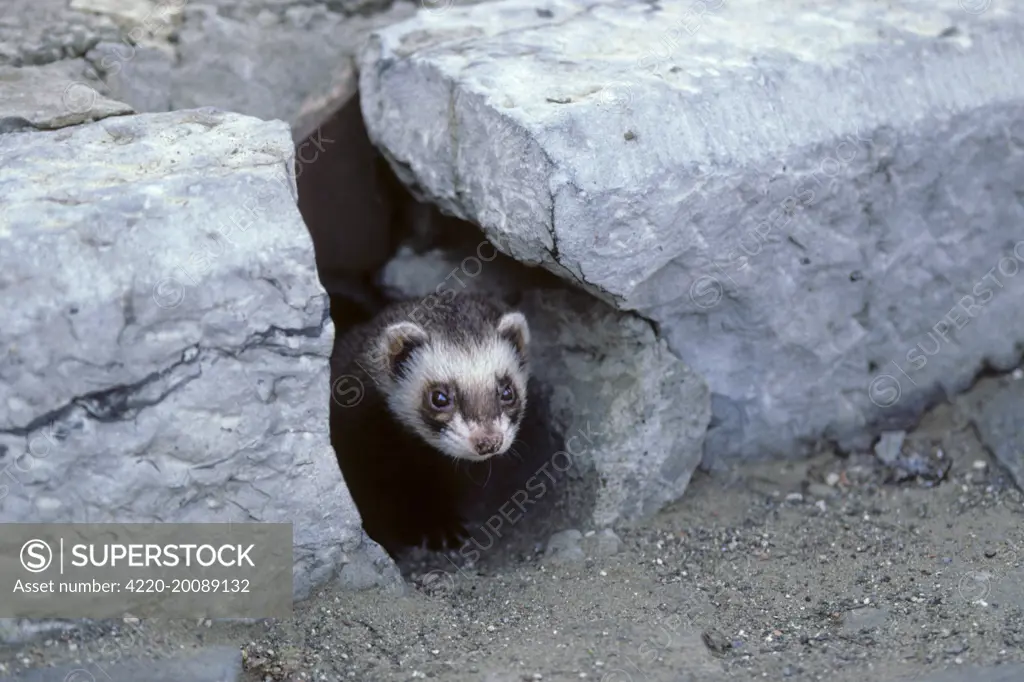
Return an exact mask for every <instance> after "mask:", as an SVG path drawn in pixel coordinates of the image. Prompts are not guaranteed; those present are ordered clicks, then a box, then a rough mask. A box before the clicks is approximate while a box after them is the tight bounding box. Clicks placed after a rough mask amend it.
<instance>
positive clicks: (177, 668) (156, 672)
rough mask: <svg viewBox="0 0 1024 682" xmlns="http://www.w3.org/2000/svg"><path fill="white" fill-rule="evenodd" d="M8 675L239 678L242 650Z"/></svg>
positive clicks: (132, 681)
mask: <svg viewBox="0 0 1024 682" xmlns="http://www.w3.org/2000/svg"><path fill="white" fill-rule="evenodd" d="M8 679H9V680H10V682H92V681H93V680H96V679H104V680H107V682H139V680H146V682H183V681H186V680H187V682H240V680H241V679H242V652H241V651H239V650H238V649H235V648H233V647H228V646H213V647H207V648H205V649H200V650H199V651H198V653H192V654H191V655H186V656H179V657H177V658H168V659H160V660H144V659H130V660H124V661H118V662H116V663H106V664H104V665H102V666H101V665H98V664H95V663H83V664H79V665H68V666H60V667H55V668H37V669H34V670H27V671H25V672H23V673H21V674H20V675H18V676H16V677H13V678H8Z"/></svg>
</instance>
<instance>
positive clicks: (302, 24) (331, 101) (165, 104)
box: [88, 2, 414, 142]
mask: <svg viewBox="0 0 1024 682" xmlns="http://www.w3.org/2000/svg"><path fill="white" fill-rule="evenodd" d="M364 4H365V3H364ZM390 4H391V3H390V2H384V3H376V4H375V5H374V7H373V8H374V9H377V10H380V13H379V14H373V15H372V16H367V17H362V16H355V17H353V16H349V15H347V14H345V13H340V14H339V13H336V12H333V11H331V10H330V8H329V7H327V6H325V5H323V4H320V5H313V6H303V5H301V4H298V3H296V4H295V5H294V6H291V7H287V8H283V7H281V6H280V5H279V4H276V3H269V4H267V5H266V6H263V7H259V6H253V5H252V4H251V3H239V2H217V3H204V4H202V5H192V4H191V3H189V4H186V5H184V8H183V11H182V19H181V26H180V28H178V30H177V41H176V43H175V44H174V45H170V44H168V43H167V42H166V41H165V42H163V43H159V42H156V41H153V42H150V43H148V44H146V45H143V46H141V47H137V46H135V45H132V44H129V43H127V42H126V41H124V40H123V39H122V40H119V41H106V42H103V43H100V44H98V45H97V46H96V47H95V48H94V49H93V50H92V51H90V52H89V55H88V57H89V59H90V60H91V61H92V62H93V63H94V64H96V65H97V69H98V70H99V71H100V73H101V75H102V76H103V78H104V79H105V81H106V82H107V83H108V84H109V86H110V88H111V92H112V93H114V96H116V97H118V98H119V99H123V100H124V101H126V102H129V103H130V104H132V105H134V106H135V107H136V108H137V109H139V110H140V111H164V110H168V109H189V108H193V107H199V106H215V107H218V108H221V109H225V110H228V111H237V112H240V113H245V114H249V115H251V116H256V117H258V118H263V119H268V120H269V119H281V120H284V121H288V122H289V124H290V125H291V126H292V129H293V138H294V139H295V141H296V142H297V141H299V140H301V139H303V138H305V137H306V136H308V135H309V134H310V133H312V132H313V131H314V130H315V129H316V128H317V127H318V126H319V125H320V123H322V122H323V121H324V120H326V119H327V118H328V117H329V116H330V115H331V114H332V113H333V112H334V111H336V110H337V109H339V108H340V107H341V106H342V105H344V103H345V102H346V101H348V100H349V99H350V98H351V97H352V95H353V94H354V93H355V90H356V75H355V70H354V68H353V63H352V60H353V54H354V53H355V51H356V50H357V49H358V47H359V46H360V45H361V43H362V41H363V40H364V39H365V36H366V34H367V33H368V31H369V30H370V29H371V28H374V27H377V26H380V25H382V24H386V23H388V22H392V21H395V20H397V19H399V18H404V17H407V16H409V14H411V12H412V11H413V9H414V7H413V6H412V5H410V4H407V3H398V4H396V5H395V6H394V7H392V8H390V9H389V6H390ZM246 5H249V6H246Z"/></svg>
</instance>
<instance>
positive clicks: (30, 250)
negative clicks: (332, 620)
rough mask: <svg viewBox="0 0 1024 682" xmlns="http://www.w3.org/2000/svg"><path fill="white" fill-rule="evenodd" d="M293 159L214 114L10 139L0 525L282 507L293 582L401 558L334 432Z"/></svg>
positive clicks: (185, 516) (267, 129)
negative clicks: (345, 469)
mask: <svg viewBox="0 0 1024 682" xmlns="http://www.w3.org/2000/svg"><path fill="white" fill-rule="evenodd" d="M292 154H293V147H292V141H291V136H290V134H289V130H288V127H287V126H286V125H285V124H284V123H282V122H264V121H259V120H257V119H254V118H250V117H246V116H240V115H237V114H230V113H225V112H219V111H216V110H208V109H207V110H193V111H181V112H173V113H168V114H145V115H138V116H124V117H118V118H113V119H106V120H103V121H99V122H96V123H92V124H87V125H82V126H77V127H73V128H65V129H62V130H58V131H53V132H33V133H15V134H9V135H3V136H0V157H2V158H3V159H4V163H3V165H2V166H0V195H2V196H3V197H4V200H5V210H4V211H3V212H2V213H0V290H2V291H3V292H4V302H5V303H4V306H3V308H2V309H0V353H2V354H3V361H2V362H0V406H2V409H0V479H2V480H0V486H2V487H0V522H74V521H89V522H104V521H109V522H118V521H134V522H145V521H154V522H156V521H159V522H211V521H217V522H225V521H229V522H239V523H243V522H254V521H255V522H260V521H265V522H292V523H294V543H295V544H294V548H295V549H294V553H295V567H294V594H295V597H296V598H297V599H301V598H303V597H304V596H306V595H307V594H308V593H309V590H310V589H311V587H313V586H314V585H316V584H319V583H322V582H324V581H325V580H327V579H329V578H331V577H332V576H335V575H339V574H340V577H341V579H342V582H345V581H346V580H351V581H354V582H355V583H357V584H356V585H355V586H363V585H364V584H365V583H367V582H368V579H367V575H376V577H377V579H378V581H380V582H386V581H387V580H391V579H393V578H394V577H395V576H396V575H397V574H396V572H395V570H396V569H395V568H394V565H393V564H392V563H391V561H390V559H388V558H387V557H386V555H385V554H384V553H383V550H381V549H380V548H379V547H378V546H377V545H376V544H375V543H372V542H371V541H369V540H368V539H367V538H366V537H365V535H364V534H363V532H362V530H361V523H360V520H359V516H358V513H357V511H356V509H355V506H354V504H353V503H352V500H351V498H350V496H349V494H348V491H347V489H346V488H345V485H344V482H343V480H342V477H341V473H340V470H339V468H338V465H337V462H336V460H335V456H334V453H333V450H332V449H331V446H330V443H329V439H328V433H327V431H328V405H329V403H328V400H329V399H330V389H329V385H328V383H329V382H328V364H327V357H328V355H329V353H330V348H331V341H332V336H333V329H332V326H331V323H330V320H329V317H328V315H327V303H326V296H324V294H323V291H322V289H321V288H320V287H319V286H318V283H317V280H316V273H315V270H314V258H313V249H312V244H311V242H310V238H309V235H308V234H307V233H306V230H305V227H304V226H303V224H302V221H301V219H300V216H299V212H298V209H297V207H296V204H295V180H294V178H293V177H292V175H291V173H290V168H291V167H292V159H291V156H292ZM55 169H58V170H55Z"/></svg>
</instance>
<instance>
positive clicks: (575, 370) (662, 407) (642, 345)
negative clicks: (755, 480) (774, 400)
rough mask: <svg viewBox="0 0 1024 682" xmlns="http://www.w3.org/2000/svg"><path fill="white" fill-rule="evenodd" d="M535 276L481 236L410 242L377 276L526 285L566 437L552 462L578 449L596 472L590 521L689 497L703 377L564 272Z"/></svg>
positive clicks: (493, 286) (426, 282)
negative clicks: (547, 280) (548, 280)
mask: <svg viewBox="0 0 1024 682" xmlns="http://www.w3.org/2000/svg"><path fill="white" fill-rule="evenodd" d="M538 272H542V271H538ZM536 274H537V273H536V272H533V273H531V272H530V271H528V270H526V269H525V268H523V267H522V266H520V265H519V264H517V263H515V262H514V261H511V260H510V259H507V258H504V257H499V255H498V254H497V253H496V251H495V250H494V247H493V246H491V245H490V244H489V243H487V242H482V243H481V244H478V245H476V248H475V249H474V248H472V247H470V248H469V249H468V250H467V251H466V252H465V253H457V254H456V253H455V252H445V251H442V250H433V251H430V252H428V253H426V254H424V255H422V256H417V255H415V254H413V253H412V252H411V251H410V250H408V249H402V250H400V251H399V253H398V255H396V257H395V258H394V259H393V260H392V261H391V262H390V263H388V265H387V266H385V268H384V270H383V272H382V274H381V283H382V285H383V287H384V288H385V290H387V291H388V292H389V293H390V294H391V295H393V296H396V297H402V296H405V297H410V298H412V297H418V296H426V295H428V294H430V293H432V292H444V291H446V290H456V291H457V290H460V289H461V288H466V289H472V290H475V291H482V292H487V293H490V294H492V295H497V296H504V295H507V294H510V293H519V294H521V297H520V301H519V303H518V306H519V308H520V310H522V311H523V313H524V314H525V315H526V317H527V319H528V320H529V323H530V335H531V341H530V346H531V350H530V353H531V360H530V361H531V364H532V366H533V369H532V370H531V371H532V373H533V376H535V377H536V378H537V380H539V381H541V382H543V383H544V384H545V385H546V386H547V387H549V388H550V390H551V395H550V398H549V404H548V406H547V407H548V410H549V414H548V415H547V416H548V421H549V423H550V425H551V426H552V427H553V429H554V430H555V432H556V433H559V434H561V435H562V436H563V438H565V440H566V452H567V453H568V454H567V455H558V453H555V454H554V455H553V456H552V457H551V463H552V466H553V467H554V468H555V469H556V470H559V471H560V470H563V468H565V467H568V466H569V464H568V461H567V460H566V458H567V457H569V456H571V461H572V464H573V465H579V467H580V469H581V470H583V471H592V472H596V473H597V474H598V475H599V477H600V479H601V480H602V483H601V485H599V486H598V488H597V491H596V494H597V497H596V501H595V503H594V510H593V513H592V516H591V518H590V519H589V520H590V522H592V523H593V524H594V525H596V526H598V527H605V526H608V525H611V524H613V523H617V522H631V521H634V520H639V519H642V518H644V517H646V516H648V515H649V514H652V513H654V512H656V511H658V510H659V509H660V508H662V507H663V506H664V505H665V504H667V503H668V502H671V501H673V500H676V499H678V498H679V497H681V496H682V494H683V491H684V490H685V489H686V486H687V484H688V483H689V481H690V477H691V475H692V474H693V471H694V470H695V469H696V467H697V466H698V464H699V463H700V458H701V451H702V444H703V438H704V434H705V433H706V430H707V425H708V421H709V420H710V418H711V410H710V402H709V395H708V389H707V385H706V384H705V383H704V382H703V380H701V379H700V377H698V376H697V375H696V374H694V373H693V372H692V371H691V370H690V369H689V368H688V367H687V366H686V364H685V363H683V362H681V361H680V360H679V358H678V357H676V356H675V355H674V354H673V353H672V352H671V350H669V348H668V346H667V344H666V343H665V342H664V341H662V340H659V339H658V338H657V337H656V335H655V333H654V330H653V329H652V328H651V325H650V324H649V323H648V322H646V321H645V320H642V319H640V318H639V317H636V316H634V315H632V314H629V313H623V312H619V311H616V310H615V309H614V308H612V307H610V306H608V305H606V304H604V303H603V302H601V301H599V300H596V299H594V298H593V297H590V296H587V295H586V294H584V293H581V292H578V291H574V290H572V289H570V288H568V287H565V286H563V285H561V284H560V283H558V281H557V280H555V284H556V285H557V287H558V288H550V286H539V284H540V283H541V282H543V278H537V279H536V280H535V279H533V277H534V276H535V275H536ZM552 279H554V278H552Z"/></svg>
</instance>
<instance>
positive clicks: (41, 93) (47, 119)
mask: <svg viewBox="0 0 1024 682" xmlns="http://www.w3.org/2000/svg"><path fill="white" fill-rule="evenodd" d="M86 67H87V64H86V63H85V62H84V61H83V60H81V59H72V60H67V61H63V62H55V63H53V64H47V65H46V66H26V67H23V68H14V67H10V66H0V91H2V92H3V98H2V99H0V134H2V133H5V132H12V131H15V130H26V129H27V130H52V129H56V128H63V127H65V126H69V125H76V124H79V123H84V122H86V121H98V120H100V119H103V118H107V117H108V116H121V115H124V114H131V113H134V111H133V110H132V108H131V107H130V106H128V105H127V104H124V103H122V102H116V101H114V100H112V99H108V98H106V97H104V96H103V95H101V94H100V93H99V92H98V91H97V90H96V86H97V85H98V84H90V82H89V81H88V80H87V79H86V78H85V76H84V73H85V70H86Z"/></svg>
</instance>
